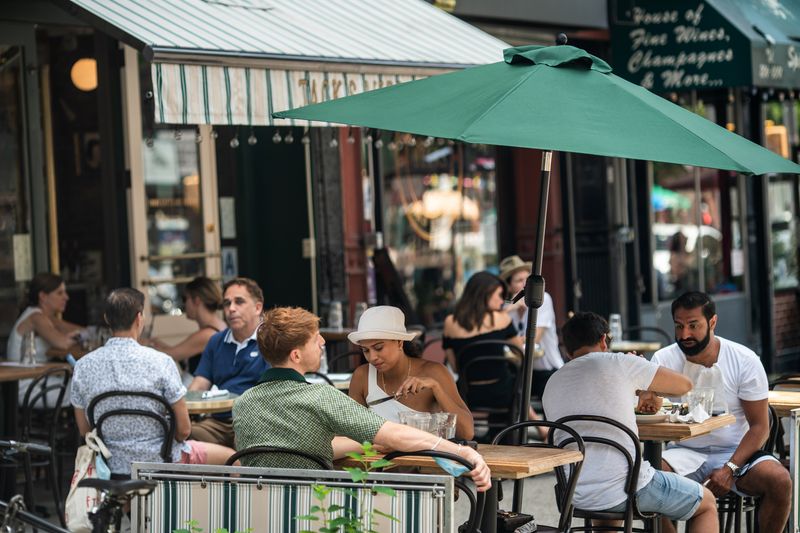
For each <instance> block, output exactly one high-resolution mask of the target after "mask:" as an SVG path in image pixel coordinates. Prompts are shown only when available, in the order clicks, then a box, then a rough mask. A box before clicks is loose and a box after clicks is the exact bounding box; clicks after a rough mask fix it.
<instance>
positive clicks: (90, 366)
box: [72, 288, 234, 476]
mask: <svg viewBox="0 0 800 533" xmlns="http://www.w3.org/2000/svg"><path fill="white" fill-rule="evenodd" d="M143 311H144V294H142V293H141V292H139V291H137V290H136V289H130V288H122V289H116V290H114V291H112V292H111V294H109V295H108V297H107V298H106V301H105V312H104V315H103V316H104V318H105V321H106V322H107V323H108V325H109V327H110V328H111V330H112V332H113V333H112V337H111V338H110V339H108V341H107V342H106V344H105V346H101V347H100V348H98V349H97V350H94V351H93V352H90V353H89V354H87V355H85V356H84V357H82V358H81V359H80V360H79V361H78V362H77V364H76V365H75V371H74V374H73V378H72V405H73V407H74V408H75V421H76V422H77V424H78V430H79V431H80V434H81V436H84V435H86V433H88V432H89V431H91V429H92V428H91V427H90V425H89V420H88V418H87V415H86V409H87V408H88V407H89V404H90V403H91V402H92V399H93V398H95V397H96V396H98V395H100V394H102V393H104V392H109V391H141V392H151V393H154V394H157V395H160V396H163V397H164V399H166V401H167V403H169V404H170V405H171V406H172V409H173V411H174V413H175V425H176V432H175V442H173V443H172V461H173V462H175V463H190V464H224V463H225V461H226V460H227V459H228V457H230V456H231V455H232V454H233V453H234V452H233V450H232V449H230V448H226V447H224V446H220V445H217V444H211V443H207V442H198V441H192V440H187V438H188V437H189V432H190V431H191V422H190V421H189V411H188V410H187V408H186V400H185V399H184V396H185V395H186V387H184V386H183V383H181V379H180V375H179V374H178V368H177V367H176V366H175V362H174V361H173V360H172V358H170V357H169V356H168V355H166V354H163V353H161V352H159V351H156V350H154V349H153V348H148V347H146V346H142V345H141V344H139V342H138V339H139V336H140V335H141V333H142V329H143V328H144V314H143ZM112 409H113V410H117V409H146V410H154V411H156V412H160V413H162V414H166V413H164V412H163V410H162V409H160V406H159V405H158V404H157V403H155V402H154V401H153V400H150V399H148V398H139V397H130V398H117V397H114V398H109V399H107V400H103V401H102V402H99V403H98V404H97V409H96V411H95V417H96V418H99V417H100V416H101V415H102V414H103V413H105V412H107V411H109V410H112ZM103 439H104V441H103V442H104V443H105V445H106V447H107V448H108V449H109V451H110V452H111V454H112V455H111V457H110V458H109V459H108V461H107V462H108V467H109V469H110V470H111V473H112V474H115V475H117V476H130V473H131V463H133V462H134V461H147V462H161V460H162V459H161V455H160V451H161V445H162V443H163V441H164V432H163V429H162V428H161V426H159V424H158V423H157V422H156V421H155V420H151V419H148V418H145V417H141V416H139V417H132V416H114V417H110V418H109V419H108V421H107V422H104V423H103Z"/></svg>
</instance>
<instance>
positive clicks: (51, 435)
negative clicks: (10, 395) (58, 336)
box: [20, 368, 72, 448]
mask: <svg viewBox="0 0 800 533" xmlns="http://www.w3.org/2000/svg"><path fill="white" fill-rule="evenodd" d="M70 376H72V370H71V369H69V368H51V369H50V370H48V371H46V372H45V373H44V374H42V375H41V376H39V377H37V378H36V379H34V380H33V381H32V382H31V384H30V385H29V386H28V389H27V390H26V391H25V396H24V397H23V399H22V405H21V406H20V409H21V411H22V430H21V436H22V440H24V441H30V440H33V437H38V436H43V437H45V438H46V439H47V443H48V444H49V445H50V447H51V448H55V444H56V443H55V439H56V430H57V428H58V422H59V419H60V417H61V412H62V410H63V407H62V405H61V404H62V403H63V401H64V396H65V395H66V392H67V387H68V386H69V378H70ZM53 393H55V401H54V402H53V404H52V405H51V402H50V398H51V396H52V395H53ZM37 422H38V427H34V425H35V423H37ZM37 430H41V431H42V434H41V435H38V434H37Z"/></svg>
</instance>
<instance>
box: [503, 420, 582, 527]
mask: <svg viewBox="0 0 800 533" xmlns="http://www.w3.org/2000/svg"><path fill="white" fill-rule="evenodd" d="M540 427H546V428H550V432H549V433H548V435H547V442H525V437H526V434H527V430H528V428H540ZM556 431H563V432H564V433H566V434H567V438H564V439H562V440H560V441H559V442H558V444H555V433H556ZM509 441H510V442H509ZM519 442H521V444H516V445H517V446H524V447H526V448H549V449H553V448H559V449H563V448H566V447H567V446H570V445H574V447H575V448H576V449H577V450H578V451H579V452H581V455H583V454H584V453H585V452H586V446H585V444H584V442H583V439H582V438H581V436H580V435H579V434H578V432H577V431H575V430H574V429H573V428H571V427H569V426H567V425H566V424H561V423H559V422H550V421H548V420H530V421H527V422H518V423H516V424H513V425H511V426H509V427H507V428H505V429H504V430H502V431H500V433H498V434H497V436H495V438H494V440H493V441H492V444H504V443H505V444H515V443H519ZM582 466H583V460H582V459H581V460H580V461H576V462H574V463H570V464H567V465H563V466H558V467H556V468H555V474H556V484H555V486H554V487H553V488H554V490H555V494H556V505H557V506H558V511H559V513H561V515H560V518H559V520H558V527H557V528H552V527H550V526H542V525H540V524H537V526H538V527H539V529H540V530H542V531H543V530H545V529H546V530H548V531H552V530H554V531H559V532H562V533H569V531H571V527H572V515H573V512H574V506H573V503H572V497H573V496H574V494H575V487H576V486H577V484H578V477H579V476H580V473H581V467H582ZM524 481H525V480H524V479H520V480H517V481H515V482H514V506H513V508H512V510H513V511H514V512H516V513H520V512H522V488H523V485H524Z"/></svg>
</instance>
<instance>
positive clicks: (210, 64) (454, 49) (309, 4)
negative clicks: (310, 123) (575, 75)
mask: <svg viewBox="0 0 800 533" xmlns="http://www.w3.org/2000/svg"><path fill="white" fill-rule="evenodd" d="M60 3H61V4H62V5H65V4H66V5H67V7H68V9H69V10H70V11H71V12H72V13H73V14H74V15H75V16H77V17H81V18H83V19H84V20H87V21H88V22H89V23H90V24H92V25H93V26H95V27H96V28H98V29H99V30H101V31H103V32H105V33H108V34H109V35H111V36H113V37H115V38H118V39H119V40H121V41H122V42H124V43H126V44H128V45H130V46H133V47H135V48H136V49H138V50H139V51H140V52H142V54H143V56H144V57H145V59H147V60H149V61H150V62H151V63H152V67H151V73H152V76H153V87H154V93H155V98H156V117H155V118H156V121H158V122H163V123H171V124H196V123H210V124H254V125H256V124H272V123H273V121H272V119H271V118H270V113H269V112H270V109H272V110H275V111H279V110H283V109H286V108H287V107H291V106H299V105H302V104H304V103H311V102H314V101H321V100H325V99H328V98H336V97H339V96H344V95H347V94H352V93H355V92H363V91H365V90H369V89H374V88H378V87H383V86H386V85H387V84H392V83H401V82H403V81H408V80H411V79H414V78H419V77H426V76H430V75H432V74H437V73H441V72H444V71H448V70H453V69H460V68H466V67H470V66H474V65H480V64H484V63H491V62H494V61H498V60H499V59H500V58H502V51H503V49H504V48H507V47H508V45H507V44H506V43H504V42H503V41H501V40H499V39H496V38H494V37H492V36H491V35H489V34H487V33H484V32H482V31H481V30H479V29H477V28H475V27H473V26H470V25H469V24H467V23H465V22H463V21H461V20H459V19H458V18H456V17H454V16H452V15H449V14H447V13H445V12H443V11H441V10H440V9H438V8H436V7H434V6H432V5H430V4H429V3H427V2H425V1H423V0H61V2H60ZM281 122H282V123H286V122H285V121H281Z"/></svg>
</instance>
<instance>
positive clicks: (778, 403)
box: [769, 390, 800, 416]
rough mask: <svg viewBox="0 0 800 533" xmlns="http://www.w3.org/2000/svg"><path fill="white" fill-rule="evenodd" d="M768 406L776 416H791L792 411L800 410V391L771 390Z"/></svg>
mask: <svg viewBox="0 0 800 533" xmlns="http://www.w3.org/2000/svg"><path fill="white" fill-rule="evenodd" d="M769 404H770V405H771V406H772V407H774V408H775V412H776V413H778V416H791V411H792V409H798V408H800V390H771V391H769Z"/></svg>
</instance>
